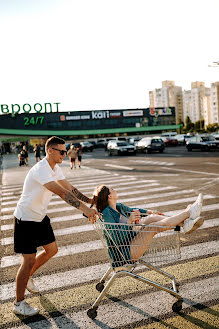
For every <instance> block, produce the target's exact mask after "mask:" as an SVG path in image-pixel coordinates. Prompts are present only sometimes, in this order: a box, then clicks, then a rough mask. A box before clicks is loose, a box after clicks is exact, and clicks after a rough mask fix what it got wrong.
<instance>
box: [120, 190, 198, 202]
mask: <svg viewBox="0 0 219 329" xmlns="http://www.w3.org/2000/svg"><path fill="white" fill-rule="evenodd" d="M193 192H194V190H182V191H177V192H176V191H174V192H169V193H158V194H157V195H149V196H145V195H144V196H141V197H138V198H130V199H122V200H121V202H134V201H140V200H145V199H147V200H149V199H156V198H166V197H168V196H174V195H179V194H185V193H186V194H189V193H193Z"/></svg>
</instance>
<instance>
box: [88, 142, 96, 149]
mask: <svg viewBox="0 0 219 329" xmlns="http://www.w3.org/2000/svg"><path fill="white" fill-rule="evenodd" d="M88 142H89V143H91V144H92V145H93V147H94V148H96V147H97V142H95V141H88Z"/></svg>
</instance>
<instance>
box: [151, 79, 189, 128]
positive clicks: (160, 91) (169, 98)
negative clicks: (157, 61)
mask: <svg viewBox="0 0 219 329" xmlns="http://www.w3.org/2000/svg"><path fill="white" fill-rule="evenodd" d="M149 101H150V107H169V106H172V107H175V110H176V123H179V122H180V121H181V120H183V100H182V87H178V86H175V82H174V81H170V80H166V81H162V88H156V89H155V90H152V91H149Z"/></svg>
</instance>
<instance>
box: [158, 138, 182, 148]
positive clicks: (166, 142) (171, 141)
mask: <svg viewBox="0 0 219 329" xmlns="http://www.w3.org/2000/svg"><path fill="white" fill-rule="evenodd" d="M160 138H161V139H162V140H163V142H164V145H165V146H177V145H178V140H177V139H176V138H175V137H162V136H161V137H160Z"/></svg>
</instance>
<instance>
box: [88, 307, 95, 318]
mask: <svg viewBox="0 0 219 329" xmlns="http://www.w3.org/2000/svg"><path fill="white" fill-rule="evenodd" d="M87 315H88V316H89V318H90V319H92V320H93V319H95V318H96V316H97V307H93V308H90V309H89V310H88V311H87Z"/></svg>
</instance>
